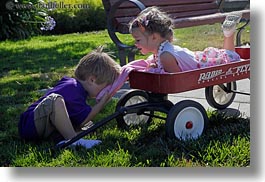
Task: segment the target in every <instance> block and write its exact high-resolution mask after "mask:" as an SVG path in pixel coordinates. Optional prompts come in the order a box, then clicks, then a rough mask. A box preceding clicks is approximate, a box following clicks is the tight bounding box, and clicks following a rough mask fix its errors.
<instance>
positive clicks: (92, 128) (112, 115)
mask: <svg viewBox="0 0 265 182" xmlns="http://www.w3.org/2000/svg"><path fill="white" fill-rule="evenodd" d="M125 110H126V109H125V108H121V109H120V110H118V111H116V112H115V113H113V114H111V115H109V116H108V117H106V118H103V119H102V120H101V121H98V122H96V123H95V124H94V125H93V126H92V127H90V128H88V129H87V130H85V131H82V132H81V133H79V134H78V135H76V136H75V137H74V138H71V139H69V140H66V141H65V142H62V143H60V144H57V145H56V146H55V148H54V149H62V148H64V147H67V146H69V145H71V144H72V143H74V142H76V141H77V140H79V139H80V138H83V137H84V136H86V135H88V134H89V133H91V132H93V131H95V130H96V129H98V128H99V127H101V126H103V125H105V124H106V123H108V122H109V121H111V120H113V119H114V118H116V117H117V116H119V115H120V114H122V113H124V112H125Z"/></svg>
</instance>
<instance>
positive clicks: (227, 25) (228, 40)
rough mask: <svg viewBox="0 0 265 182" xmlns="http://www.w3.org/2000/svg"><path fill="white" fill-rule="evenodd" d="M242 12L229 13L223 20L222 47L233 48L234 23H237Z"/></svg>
mask: <svg viewBox="0 0 265 182" xmlns="http://www.w3.org/2000/svg"><path fill="white" fill-rule="evenodd" d="M241 16H242V14H229V15H227V17H226V18H225V21H224V22H223V25H222V29H223V32H224V45H223V48H224V49H227V50H232V51H234V50H235V44H234V34H235V31H236V25H237V24H238V23H239V21H240V19H241Z"/></svg>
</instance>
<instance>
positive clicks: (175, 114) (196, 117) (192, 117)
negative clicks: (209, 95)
mask: <svg viewBox="0 0 265 182" xmlns="http://www.w3.org/2000/svg"><path fill="white" fill-rule="evenodd" d="M207 124H208V116H207V113H206V111H205V109H204V108H203V106H202V105H201V104H199V103H198V102H195V101H192V100H184V101H180V102H178V103H177V104H175V105H174V106H173V107H172V108H171V110H170V111H169V114H168V116H167V120H166V134H167V136H168V137H169V138H177V139H180V140H188V139H197V138H198V137H199V136H201V135H202V133H203V131H204V130H205V128H206V126H207Z"/></svg>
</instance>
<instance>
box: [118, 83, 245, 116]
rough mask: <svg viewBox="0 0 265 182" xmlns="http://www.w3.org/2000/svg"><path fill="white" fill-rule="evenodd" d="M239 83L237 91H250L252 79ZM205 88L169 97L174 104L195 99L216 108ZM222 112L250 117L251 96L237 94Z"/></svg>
mask: <svg viewBox="0 0 265 182" xmlns="http://www.w3.org/2000/svg"><path fill="white" fill-rule="evenodd" d="M236 83H237V91H239V92H243V93H250V80H249V79H243V80H238V81H236ZM128 89H130V87H129V84H128V83H126V84H125V85H124V86H123V87H122V88H121V89H120V90H119V91H118V92H117V93H116V95H115V96H114V97H116V98H119V97H120V96H121V95H122V94H123V93H124V92H126V91H127V90H128ZM204 92H205V89H204V88H203V89H197V90H192V91H187V92H182V93H178V94H169V95H168V99H169V100H170V101H171V102H173V103H174V104H175V103H177V102H179V101H181V100H185V99H186V100H187V99H190V100H194V101H197V102H199V103H200V104H202V105H203V106H204V108H205V109H206V110H207V109H210V110H215V109H214V108H212V107H211V106H210V105H209V104H208V102H207V100H206V99H205V93H204ZM221 112H225V113H227V114H229V115H237V116H241V117H250V96H249V95H242V94H236V97H235V99H234V101H233V103H232V104H231V105H230V106H229V107H228V108H226V109H224V110H222V111H221Z"/></svg>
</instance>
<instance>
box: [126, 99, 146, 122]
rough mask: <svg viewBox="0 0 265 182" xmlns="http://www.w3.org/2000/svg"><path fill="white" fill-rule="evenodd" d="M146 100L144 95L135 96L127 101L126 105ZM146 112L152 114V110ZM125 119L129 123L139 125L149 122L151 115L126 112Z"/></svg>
mask: <svg viewBox="0 0 265 182" xmlns="http://www.w3.org/2000/svg"><path fill="white" fill-rule="evenodd" d="M146 101H147V100H146V98H144V97H142V96H133V97H131V98H130V99H129V100H128V101H127V102H126V104H125V106H130V105H134V104H139V103H142V102H146ZM146 113H149V114H150V112H146ZM123 119H124V122H125V123H126V124H127V125H138V124H144V123H147V121H148V119H149V116H146V115H137V114H136V113H132V114H126V115H125V116H124V117H123Z"/></svg>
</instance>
